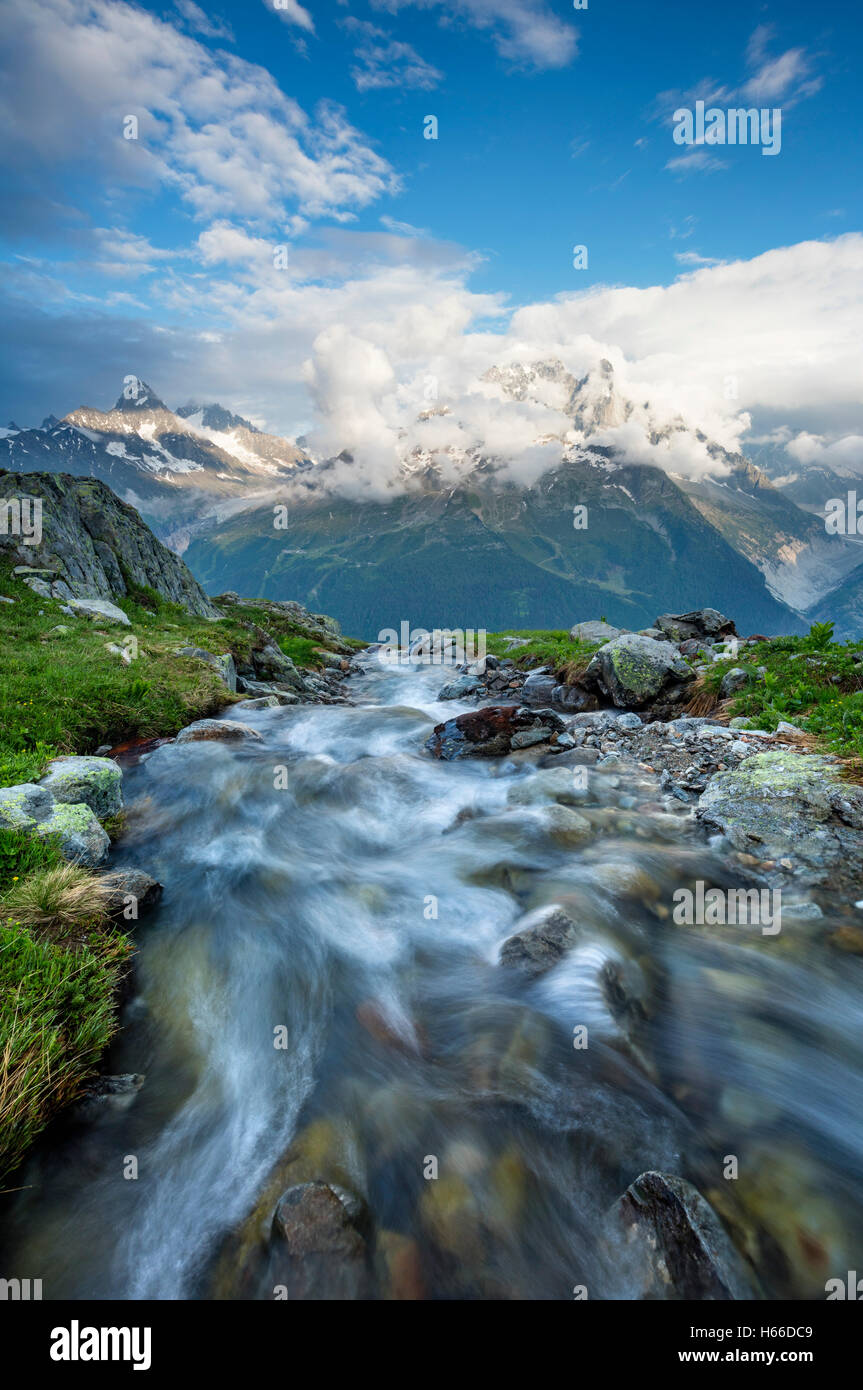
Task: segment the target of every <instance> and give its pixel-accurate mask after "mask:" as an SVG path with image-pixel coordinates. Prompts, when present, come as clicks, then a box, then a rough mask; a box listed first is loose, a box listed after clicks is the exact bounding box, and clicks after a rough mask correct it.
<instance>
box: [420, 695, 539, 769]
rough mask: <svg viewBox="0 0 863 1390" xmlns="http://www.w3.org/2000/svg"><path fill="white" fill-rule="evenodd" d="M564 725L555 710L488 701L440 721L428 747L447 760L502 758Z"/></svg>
mask: <svg viewBox="0 0 863 1390" xmlns="http://www.w3.org/2000/svg"><path fill="white" fill-rule="evenodd" d="M564 728H565V725H564V722H563V720H562V719H561V717H560V715H559V714H555V713H554V711H553V710H550V709H543V710H530V709H525V708H524V707H523V706H519V705H485V706H484V707H483V708H482V709H478V710H470V711H469V712H468V713H467V714H460V715H459V716H458V718H457V719H448V720H447V721H446V723H445V724H437V725H436V726H435V730H434V733H433V734H432V736H431V738H429V739H427V740H426V744H425V747H426V750H427V752H429V753H432V754H433V755H434V756H435V757H436V758H441V759H443V761H444V762H452V761H453V760H454V759H456V758H499V757H502V756H503V755H504V754H505V753H508V752H509V751H510V749H512V748H519V747H521V748H528V747H530V746H531V744H533V743H543V742H546V741H547V740H548V739H550V738H551V736H552V734H555V733H559V732H561V731H562V730H563V729H564Z"/></svg>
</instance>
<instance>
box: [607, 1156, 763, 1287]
mask: <svg viewBox="0 0 863 1390" xmlns="http://www.w3.org/2000/svg"><path fill="white" fill-rule="evenodd" d="M614 1215H615V1218H616V1220H617V1221H618V1222H619V1223H620V1227H622V1229H623V1232H624V1239H625V1240H626V1263H627V1265H628V1266H629V1268H628V1271H627V1272H628V1273H629V1275H630V1277H631V1278H632V1279H633V1280H634V1282H635V1284H636V1288H637V1292H636V1297H637V1298H641V1299H652V1300H655V1299H693V1300H711V1301H712V1300H715V1299H721V1300H725V1299H749V1298H753V1297H755V1296H756V1294H755V1292H754V1290H753V1288H752V1284H751V1281H750V1279H749V1276H748V1274H747V1271H746V1267H745V1265H744V1264H743V1261H742V1260H741V1258H740V1256H739V1255H738V1254H737V1251H736V1250H735V1249H734V1246H733V1245H732V1244H731V1241H730V1239H729V1237H728V1236H727V1235H726V1233H725V1230H724V1228H723V1226H722V1224H721V1222H720V1220H719V1217H718V1216H717V1215H716V1213H715V1212H714V1210H713V1208H712V1207H711V1206H710V1204H709V1202H707V1201H706V1200H705V1199H704V1197H702V1195H701V1193H700V1192H699V1191H698V1189H697V1188H695V1187H693V1186H692V1184H691V1183H689V1182H686V1181H685V1179H683V1178H679V1177H676V1176H673V1175H669V1174H667V1173H654V1172H651V1173H642V1174H641V1176H640V1177H638V1178H636V1180H635V1182H634V1183H632V1184H631V1185H630V1186H629V1187H628V1188H627V1190H626V1192H625V1193H624V1194H623V1196H622V1197H621V1199H620V1201H619V1202H618V1203H617V1206H616V1207H615V1209H614Z"/></svg>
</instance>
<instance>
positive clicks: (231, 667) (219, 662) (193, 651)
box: [177, 647, 237, 695]
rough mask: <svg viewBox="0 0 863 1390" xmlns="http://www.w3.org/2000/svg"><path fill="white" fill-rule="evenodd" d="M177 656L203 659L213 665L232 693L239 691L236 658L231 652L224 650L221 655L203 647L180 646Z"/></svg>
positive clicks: (196, 659)
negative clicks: (207, 650) (216, 654)
mask: <svg viewBox="0 0 863 1390" xmlns="http://www.w3.org/2000/svg"><path fill="white" fill-rule="evenodd" d="M177 656H189V657H192V658H193V659H194V660H195V661H203V662H205V663H206V664H207V666H211V667H212V668H213V670H214V671H215V673H216V675H217V676H218V677H219V679H220V680H223V681H224V682H225V685H226V686H227V687H228V689H229V690H230V692H231V694H232V695H236V693H237V668H236V666H235V664H234V658H233V656H232V655H231V653H230V652H223V654H222V655H221V656H215V655H214V654H213V653H212V652H206V651H204V649H203V648H202V647H180V648H179V649H178V651H177Z"/></svg>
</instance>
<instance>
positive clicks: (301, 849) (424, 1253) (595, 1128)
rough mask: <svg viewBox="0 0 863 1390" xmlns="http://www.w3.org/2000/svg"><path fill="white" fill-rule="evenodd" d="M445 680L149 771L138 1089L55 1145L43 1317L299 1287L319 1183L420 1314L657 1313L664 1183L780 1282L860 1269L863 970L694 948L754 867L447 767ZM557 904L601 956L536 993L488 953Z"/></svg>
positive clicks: (257, 723) (41, 1267)
mask: <svg viewBox="0 0 863 1390" xmlns="http://www.w3.org/2000/svg"><path fill="white" fill-rule="evenodd" d="M441 684H442V673H441V671H440V669H439V668H419V669H416V668H410V667H383V668H380V667H376V666H375V665H374V664H373V663H370V664H369V667H368V671H367V674H366V675H365V676H361V677H358V678H356V679H353V680H352V681H351V693H352V696H353V698H354V699H355V700H356V702H357V704H356V706H355V707H350V708H346V707H339V706H330V707H310V706H299V707H289V708H279V709H273V710H264V711H256V712H250V713H247V714H246V713H244V715H243V718H245V719H246V720H247V721H248V722H249V723H250V724H253V725H254V727H255V728H256V729H257V730H258V731H259V732H260V733H261V735H262V736H263V742H262V743H248V744H244V745H237V744H228V743H197V744H186V745H175V744H170V745H165V746H163V747H161V748H159V749H158V750H157V751H155V752H154V753H152V754H151V755H150V756H149V757H147V758H146V759H145V760H143V761H142V762H140V764H138V765H137V766H133V767H130V768H129V769H128V770H127V774H126V780H125V790H126V798H127V803H128V806H129V812H130V814H129V829H128V833H127V835H126V836H125V837H124V840H123V842H122V844H121V845H120V846H119V847H118V849H117V851H115V857H116V859H117V862H119V863H123V864H130V863H134V864H137V865H140V866H141V867H143V868H146V869H148V870H149V871H150V872H152V873H153V874H155V875H156V876H157V877H158V878H159V879H160V880H161V882H163V883H164V884H165V895H164V899H163V902H162V904H161V906H160V908H159V909H158V911H157V912H156V913H155V914H154V915H152V916H151V917H149V918H147V919H145V920H143V921H142V922H141V924H140V925H139V927H138V928H137V932H136V938H137V944H138V948H139V950H138V955H137V957H136V966H135V976H134V988H133V992H132V995H131V997H130V999H129V1002H128V1003H127V1005H126V1008H125V1012H124V1018H123V1024H124V1027H123V1031H122V1033H121V1034H120V1035H119V1039H118V1041H117V1043H116V1044H115V1046H114V1047H113V1049H112V1052H111V1057H110V1069H111V1070H112V1071H114V1072H120V1073H126V1072H138V1073H144V1074H145V1076H146V1080H145V1083H144V1085H143V1087H142V1088H141V1090H140V1091H139V1092H138V1093H137V1095H136V1096H135V1097H134V1099H133V1100H132V1101H131V1103H130V1104H128V1105H126V1106H125V1107H123V1108H116V1107H115V1108H106V1109H105V1112H104V1113H103V1114H101V1115H100V1117H99V1118H98V1119H97V1120H96V1121H91V1122H89V1123H88V1124H86V1125H82V1124H78V1125H64V1126H62V1127H55V1129H54V1131H53V1132H52V1133H51V1134H50V1135H49V1136H48V1137H47V1138H46V1140H45V1141H44V1142H43V1143H42V1144H41V1145H40V1146H39V1148H38V1150H37V1151H36V1153H35V1154H34V1156H33V1158H32V1159H31V1161H30V1162H29V1163H28V1164H27V1165H26V1167H25V1168H24V1170H23V1171H22V1173H21V1174H20V1175H19V1179H18V1180H17V1181H19V1182H20V1184H21V1187H22V1190H21V1191H20V1192H18V1193H16V1194H13V1195H11V1196H7V1197H4V1198H3V1207H2V1209H0V1214H2V1216H3V1221H4V1227H5V1239H4V1249H3V1265H4V1268H6V1270H7V1271H9V1270H13V1271H14V1272H16V1273H17V1274H18V1275H20V1276H21V1277H25V1276H29V1277H34V1278H42V1280H43V1286H44V1295H45V1297H46V1298H63V1297H73V1298H105V1297H121V1298H188V1297H193V1298H194V1297H203V1298H207V1297H222V1298H231V1297H272V1296H273V1295H272V1281H270V1283H269V1284H268V1282H267V1272H266V1270H262V1271H259V1272H257V1273H256V1272H255V1270H254V1267H253V1262H252V1265H251V1266H250V1264H249V1261H248V1259H246V1256H245V1255H244V1254H243V1251H244V1250H246V1253H247V1249H246V1247H245V1246H244V1245H243V1235H242V1232H243V1230H244V1226H243V1223H244V1222H246V1228H247V1229H248V1227H249V1226H251V1227H255V1222H254V1221H252V1222H249V1221H248V1218H249V1214H250V1213H251V1212H252V1211H253V1209H254V1208H255V1206H256V1204H260V1211H261V1213H262V1217H263V1220H264V1223H266V1222H268V1221H269V1219H270V1217H271V1215H272V1210H273V1206H274V1204H275V1200H276V1199H277V1198H278V1196H279V1194H280V1191H281V1190H282V1188H283V1187H284V1186H286V1185H288V1183H289V1182H291V1181H297V1180H305V1179H306V1178H307V1177H309V1176H318V1177H320V1178H322V1179H324V1180H331V1181H336V1182H339V1183H340V1184H342V1185H344V1186H347V1187H349V1188H351V1189H352V1190H353V1191H355V1192H358V1193H360V1194H361V1195H362V1196H363V1198H364V1199H365V1200H366V1201H367V1203H368V1206H369V1209H370V1213H371V1222H372V1228H373V1230H374V1231H375V1232H376V1233H377V1236H376V1238H377V1242H378V1246H379V1249H380V1250H381V1251H384V1250H393V1249H396V1250H398V1249H399V1248H401V1249H402V1250H409V1251H410V1252H411V1254H410V1259H409V1260H408V1262H407V1266H405V1265H404V1262H403V1263H402V1275H401V1276H400V1277H401V1289H400V1291H401V1293H402V1295H403V1296H425V1297H432V1298H434V1297H437V1298H441V1297H443V1298H452V1297H456V1298H459V1297H470V1298H476V1297H479V1298H527V1299H538V1298H547V1299H568V1298H571V1297H572V1296H573V1292H572V1291H573V1288H574V1286H576V1285H583V1286H585V1287H586V1288H587V1289H588V1291H589V1296H590V1297H591V1298H627V1297H634V1296H637V1294H638V1289H639V1286H638V1284H637V1281H636V1279H635V1277H634V1275H633V1271H632V1269H631V1268H630V1262H629V1260H628V1258H627V1254H626V1249H625V1246H624V1245H623V1244H622V1243H621V1241H620V1239H619V1236H618V1234H617V1227H616V1225H615V1223H614V1221H613V1220H612V1219H611V1218H610V1216H609V1212H610V1209H611V1208H612V1207H613V1205H614V1203H615V1201H616V1199H617V1198H618V1197H619V1196H620V1194H621V1193H622V1192H623V1191H624V1190H625V1188H626V1187H627V1185H628V1184H629V1183H630V1182H632V1181H633V1179H635V1178H636V1177H637V1175H638V1174H639V1173H641V1172H643V1171H644V1170H647V1169H659V1170H662V1171H665V1172H670V1173H679V1174H682V1175H684V1176H685V1177H687V1178H688V1179H689V1180H690V1181H692V1182H694V1183H695V1185H696V1186H697V1187H699V1189H700V1190H701V1191H702V1192H703V1193H704V1194H705V1195H706V1196H708V1197H709V1199H710V1200H711V1202H712V1203H713V1204H714V1206H715V1207H716V1208H717V1210H719V1211H720V1212H721V1214H722V1216H723V1218H724V1220H725V1223H726V1226H727V1228H728V1229H729V1230H732V1231H733V1232H734V1235H735V1239H736V1242H737V1245H738V1248H739V1249H740V1250H741V1251H742V1252H743V1253H744V1255H746V1256H747V1257H748V1258H749V1259H750V1261H751V1263H752V1267H753V1269H754V1277H755V1278H756V1280H757V1281H760V1284H756V1287H760V1289H761V1290H762V1291H763V1293H764V1294H765V1295H766V1296H767V1297H779V1296H787V1295H790V1296H793V1297H804V1298H805V1297H821V1298H823V1297H824V1282H825V1280H826V1279H827V1278H829V1277H831V1276H836V1275H839V1276H844V1274H845V1271H846V1270H848V1269H854V1268H857V1267H858V1265H859V1258H860V1250H861V1244H860V1237H861V1234H863V1206H861V1176H863V1175H861V1168H863V1113H861V1105H860V1100H861V1094H863V1087H861V1078H863V1026H861V1025H863V988H861V986H863V967H861V963H860V962H859V961H858V960H855V959H853V958H850V957H843V956H841V955H840V953H839V952H836V951H833V950H831V949H830V948H829V947H827V946H825V944H824V936H825V933H826V931H827V930H828V927H829V924H825V922H823V921H821V922H818V923H814V924H813V923H799V924H797V925H796V926H795V925H794V924H792V925H791V926H789V927H788V928H787V929H785V928H783V932H782V934H781V936H779V937H775V938H763V937H760V936H758V935H757V933H756V934H755V935H753V933H752V931H751V929H750V930H749V931H747V930H744V929H737V928H714V929H702V930H698V929H686V928H679V927H675V926H674V925H673V924H672V922H671V920H670V917H669V910H668V909H669V906H670V904H671V900H672V897H671V895H672V893H673V891H674V889H675V888H677V887H679V886H682V885H683V886H685V885H687V884H691V883H693V881H694V880H696V879H698V878H701V879H708V880H709V881H711V882H715V883H719V884H727V883H729V882H732V881H735V880H733V879H732V878H731V877H730V869H729V865H728V863H727V862H726V863H723V862H722V860H721V859H720V858H719V857H718V855H717V852H716V851H714V850H712V849H711V848H710V847H709V846H708V845H707V843H706V842H705V839H704V837H703V834H701V833H700V832H699V831H698V830H697V828H696V827H695V826H694V824H693V822H692V821H691V818H690V816H689V813H688V811H687V809H686V808H684V807H680V806H679V804H677V806H676V810H675V809H674V807H675V803H667V804H663V803H662V801H661V799H660V797H659V793H658V791H657V785H656V779H655V778H652V777H651V776H650V775H649V774H647V773H645V772H643V771H639V770H638V769H635V768H629V769H627V768H626V767H625V766H624V767H622V768H621V767H616V768H614V769H613V770H612V769H611V768H610V767H609V768H608V769H607V770H604V769H602V768H600V769H593V768H591V769H590V770H589V774H588V776H587V778H586V785H584V782H585V779H584V776H583V774H580V775H578V776H577V775H576V774H575V772H574V771H573V768H572V767H571V766H570V767H569V768H568V769H567V772H566V773H562V772H560V771H557V772H555V773H554V774H553V775H552V776H551V777H550V776H549V774H548V772H547V771H545V770H544V767H542V766H539V767H538V764H537V760H536V758H535V757H533V756H532V755H529V756H525V755H520V757H521V760H519V758H518V757H516V758H512V759H505V760H499V759H495V760H489V761H483V760H467V761H463V762H458V763H448V764H445V763H439V762H435V761H433V760H432V759H430V758H429V756H428V755H427V754H425V753H424V752H423V751H422V745H423V743H424V741H425V739H426V738H427V737H428V734H429V733H430V731H431V728H432V726H433V725H434V724H435V723H436V722H439V721H440V720H441V719H444V718H449V717H452V715H453V714H455V713H458V712H459V711H460V709H462V708H467V706H457V705H454V704H453V703H447V704H446V705H441V704H438V703H436V692H437V689H438V688H439V686H440V685H441ZM565 757H566V755H564V759H565ZM544 765H545V766H546V767H548V766H551V765H552V759H551V758H550V757H546V758H545V759H544ZM561 765H562V763H561V760H558V764H557V766H558V768H559V767H560V766H561ZM281 768H287V770H288V775H287V779H285V777H284V775H283V774H282V773H281V772H280V771H279V769H281ZM570 776H571V777H572V788H571V789H570V791H569V792H567V791H562V790H561V787H562V785H563V782H565V781H566V780H567V778H568V777H570ZM285 780H287V787H286V788H284V787H283V786H282V784H283V783H284V781H285ZM560 799H562V800H563V801H564V802H565V803H566V802H568V803H569V804H570V805H574V806H577V807H578V809H579V811H580V813H581V814H583V815H586V816H587V817H588V819H589V820H590V822H591V826H592V833H591V836H590V838H589V839H587V840H586V842H584V843H573V842H572V839H571V836H570V834H569V831H568V830H567V826H566V825H565V824H561V819H562V818H561V817H560V815H559V813H556V812H555V809H554V808H555V807H556V806H557V805H558V803H559V800H560ZM576 838H577V837H576ZM548 903H560V904H562V905H563V906H564V907H565V908H566V909H567V911H569V913H570V915H571V916H572V917H573V918H574V919H575V920H576V921H577V922H578V923H579V925H580V926H581V928H582V934H581V936H580V938H579V942H578V944H577V946H576V948H575V949H574V950H573V951H572V952H571V953H570V954H569V955H568V956H567V957H566V958H565V959H564V960H563V961H562V962H561V963H560V964H559V965H557V966H556V967H555V968H554V969H553V970H551V971H550V972H549V973H547V974H545V975H544V976H542V977H540V978H537V979H533V980H531V979H526V978H524V977H523V976H522V975H521V974H520V973H519V972H518V971H516V970H513V969H512V968H506V967H502V966H500V965H499V964H497V955H498V951H499V948H500V945H501V943H502V942H503V941H504V940H505V939H506V937H507V936H508V935H511V933H512V931H513V926H514V924H515V923H516V922H517V921H518V919H519V918H520V917H522V916H523V915H524V913H525V912H528V911H531V910H532V909H534V908H537V907H541V906H543V905H545V904H548ZM609 981H612V982H614V983H613V988H610V987H609ZM585 1027H586V1029H587V1039H588V1046H587V1047H586V1048H585V1047H583V1046H578V1045H574V1041H575V1040H577V1039H579V1038H580V1039H581V1040H582V1041H583V1040H584V1036H585V1035H584V1033H583V1031H582V1030H583V1029H584V1028H585ZM280 1030H286V1037H287V1046H276V1045H275V1044H276V1042H278V1041H280V1040H283V1038H284V1034H283V1033H281V1032H280ZM292 1144H293V1145H294V1148H293V1149H292V1150H291V1145H292ZM289 1150H291V1153H292V1154H293V1155H295V1154H296V1153H297V1152H298V1151H301V1152H303V1153H304V1154H305V1155H306V1156H307V1161H308V1162H310V1163H311V1164H312V1168H308V1167H306V1168H305V1169H303V1170H302V1171H301V1169H300V1168H298V1167H297V1166H296V1165H295V1166H294V1168H290V1169H288V1168H285V1167H284V1157H285V1154H286V1153H287V1152H288V1151H289ZM308 1155H311V1158H308ZM729 1156H734V1157H736V1159H737V1164H738V1173H739V1176H738V1177H737V1178H736V1179H732V1178H726V1177H725V1176H724V1175H723V1174H724V1172H725V1171H727V1160H728V1158H729ZM130 1160H135V1161H136V1163H137V1177H136V1178H132V1177H130V1176H129V1175H128V1174H129V1172H130V1169H131V1165H130ZM429 1160H435V1161H436V1164H437V1174H438V1176H437V1178H434V1177H431V1176H429V1173H430V1171H433V1169H434V1163H432V1164H431V1167H430V1164H429ZM280 1165H281V1167H280ZM283 1170H284V1171H283ZM237 1232H239V1233H240V1234H239V1235H238V1234H237ZM231 1233H234V1234H233V1235H232V1234H231ZM382 1233H386V1234H385V1235H384V1234H382ZM244 1259H245V1264H244ZM395 1265H396V1266H397V1265H398V1261H395ZM392 1266H393V1262H392V1261H391V1262H390V1265H389V1266H387V1265H386V1261H382V1260H381V1259H380V1258H379V1259H378V1262H377V1264H376V1266H375V1270H376V1272H375V1276H374V1279H373V1282H372V1283H371V1285H370V1286H369V1287H368V1289H367V1292H369V1293H370V1294H371V1296H374V1297H384V1296H388V1295H392V1294H393V1292H394V1287H393V1283H392V1279H393V1278H394V1276H393V1274H392ZM405 1267H407V1269H408V1271H409V1272H408V1275H407V1276H405V1274H404V1268H405ZM396 1282H398V1280H397V1281H396ZM331 1291H332V1293H333V1294H334V1295H335V1296H348V1293H349V1290H348V1289H346V1288H345V1287H343V1286H341V1285H339V1284H338V1282H336V1283H335V1284H334V1286H333V1288H332V1290H331ZM397 1291H398V1290H397Z"/></svg>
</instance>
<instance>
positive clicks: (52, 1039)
mask: <svg viewBox="0 0 863 1390" xmlns="http://www.w3.org/2000/svg"><path fill="white" fill-rule="evenodd" d="M130 949H131V948H130V946H129V943H128V941H127V940H126V938H125V937H123V936H121V935H119V934H117V933H102V932H93V933H92V934H91V935H90V937H89V938H88V941H87V943H86V944H85V945H84V946H83V947H82V949H80V950H79V951H75V952H71V951H67V950H64V949H63V947H62V946H60V945H58V944H57V943H55V942H53V941H50V940H37V939H35V938H34V937H33V936H31V934H30V932H28V931H27V929H26V927H24V926H22V925H21V924H20V923H15V922H7V923H6V924H0V1178H3V1177H5V1176H6V1175H7V1174H8V1173H10V1172H11V1171H12V1170H13V1169H14V1168H15V1167H16V1166H17V1165H18V1163H19V1162H20V1160H21V1159H22V1157H23V1156H24V1154H25V1152H26V1150H27V1149H28V1148H29V1146H30V1144H31V1143H32V1141H33V1140H34V1139H35V1137H36V1135H37V1134H38V1133H39V1132H40V1131H41V1130H42V1129H44V1127H45V1125H46V1124H48V1122H49V1121H50V1120H51V1119H52V1118H53V1117H54V1116H55V1115H56V1114H57V1112H58V1111H59V1110H60V1109H62V1107H63V1106H65V1105H67V1104H68V1103H69V1102H70V1101H71V1100H74V1099H75V1097H76V1096H78V1095H79V1094H80V1093H81V1091H82V1089H83V1087H84V1084H85V1082H86V1081H87V1079H88V1077H89V1076H90V1075H91V1074H92V1072H93V1070H94V1068H95V1066H96V1063H97V1062H98V1059H99V1057H100V1056H101V1054H102V1053H103V1052H104V1050H105V1048H106V1047H107V1045H108V1043H109V1042H110V1040H111V1037H112V1036H113V1034H114V1032H115V1030H116V1026H117V1010H116V998H117V987H118V984H119V981H120V979H121V977H122V975H123V973H124V970H125V968H126V965H127V961H128V956H129V952H130Z"/></svg>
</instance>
